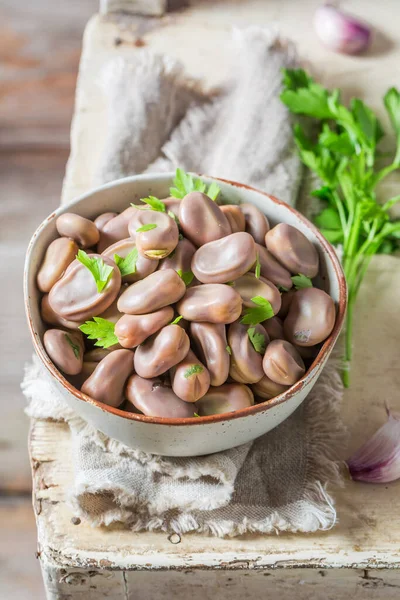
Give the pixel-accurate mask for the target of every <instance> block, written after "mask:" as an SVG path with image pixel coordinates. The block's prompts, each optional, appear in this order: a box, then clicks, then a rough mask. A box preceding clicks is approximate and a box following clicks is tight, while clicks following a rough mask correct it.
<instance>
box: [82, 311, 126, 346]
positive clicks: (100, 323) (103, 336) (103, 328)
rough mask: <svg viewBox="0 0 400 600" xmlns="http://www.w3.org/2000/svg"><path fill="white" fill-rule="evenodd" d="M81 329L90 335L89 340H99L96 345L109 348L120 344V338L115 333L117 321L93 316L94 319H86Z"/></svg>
mask: <svg viewBox="0 0 400 600" xmlns="http://www.w3.org/2000/svg"><path fill="white" fill-rule="evenodd" d="M79 329H80V330H81V331H82V332H83V333H84V334H86V335H87V336H88V338H89V340H97V342H96V343H95V346H100V347H101V348H109V347H110V346H114V344H118V338H117V336H116V335H115V333H114V329H115V323H112V322H111V321H107V319H103V318H102V317H93V321H86V323H84V324H83V325H80V326H79Z"/></svg>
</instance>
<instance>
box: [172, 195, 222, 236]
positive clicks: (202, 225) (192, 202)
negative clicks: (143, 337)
mask: <svg viewBox="0 0 400 600" xmlns="http://www.w3.org/2000/svg"><path fill="white" fill-rule="evenodd" d="M179 223H180V226H181V229H182V231H183V233H184V236H185V237H187V238H188V239H189V240H190V241H191V242H193V244H195V246H202V245H203V244H207V243H208V242H213V241H214V240H219V239H220V238H222V237H225V236H226V235H229V234H230V233H232V230H231V227H230V225H229V221H228V219H227V218H226V216H225V215H224V213H223V212H222V210H221V209H220V207H219V206H218V204H216V203H215V202H214V201H213V200H211V198H209V197H208V196H206V194H203V193H202V192H190V194H187V195H186V196H185V197H184V198H183V199H182V200H181V203H180V206H179Z"/></svg>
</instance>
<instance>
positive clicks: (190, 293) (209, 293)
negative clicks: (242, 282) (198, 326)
mask: <svg viewBox="0 0 400 600" xmlns="http://www.w3.org/2000/svg"><path fill="white" fill-rule="evenodd" d="M176 308H177V311H178V313H179V314H180V315H182V316H183V318H184V319H186V320H187V321H199V322H204V321H206V322H208V323H232V322H233V321H236V319H237V318H238V317H239V316H240V313H241V310H242V300H241V298H240V296H239V294H238V293H237V292H236V291H235V290H234V289H233V288H232V287H230V286H229V285H223V284H221V283H209V284H205V285H199V286H195V287H192V288H189V289H188V290H186V294H185V295H184V297H183V298H182V300H180V302H178V304H177V307H176Z"/></svg>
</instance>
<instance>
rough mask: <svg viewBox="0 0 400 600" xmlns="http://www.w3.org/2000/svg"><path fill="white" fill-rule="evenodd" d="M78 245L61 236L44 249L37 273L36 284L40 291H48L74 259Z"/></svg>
mask: <svg viewBox="0 0 400 600" xmlns="http://www.w3.org/2000/svg"><path fill="white" fill-rule="evenodd" d="M78 250H79V248H78V246H77V245H76V243H75V242H74V241H73V240H70V239H68V238H65V237H62V238H57V239H56V240H54V241H53V242H51V244H50V246H49V247H48V248H47V250H46V254H45V256H44V259H43V262H42V265H41V267H40V269H39V272H38V274H37V285H38V288H39V290H40V291H41V292H49V291H50V290H51V288H52V287H53V285H54V284H55V283H56V281H58V280H59V279H60V278H61V277H62V276H63V275H64V273H65V271H66V269H67V267H68V266H69V265H70V264H71V263H72V261H73V260H75V257H76V255H77V254H78Z"/></svg>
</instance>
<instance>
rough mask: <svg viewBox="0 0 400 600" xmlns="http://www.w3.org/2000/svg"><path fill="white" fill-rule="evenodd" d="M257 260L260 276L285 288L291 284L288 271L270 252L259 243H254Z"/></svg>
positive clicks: (288, 287) (288, 288)
mask: <svg viewBox="0 0 400 600" xmlns="http://www.w3.org/2000/svg"><path fill="white" fill-rule="evenodd" d="M256 249H257V252H258V260H259V261H260V266H261V269H260V270H261V276H262V277H264V278H265V279H268V280H269V281H271V282H272V283H273V284H274V285H276V286H278V287H284V288H286V289H287V290H290V288H291V287H292V286H293V281H292V280H291V278H290V272H289V271H288V270H287V269H285V267H282V265H281V264H280V263H279V262H278V261H277V260H276V259H275V258H274V257H273V256H272V254H271V253H270V252H268V250H267V249H266V248H265V247H264V246H261V245H260V244H256Z"/></svg>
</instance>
